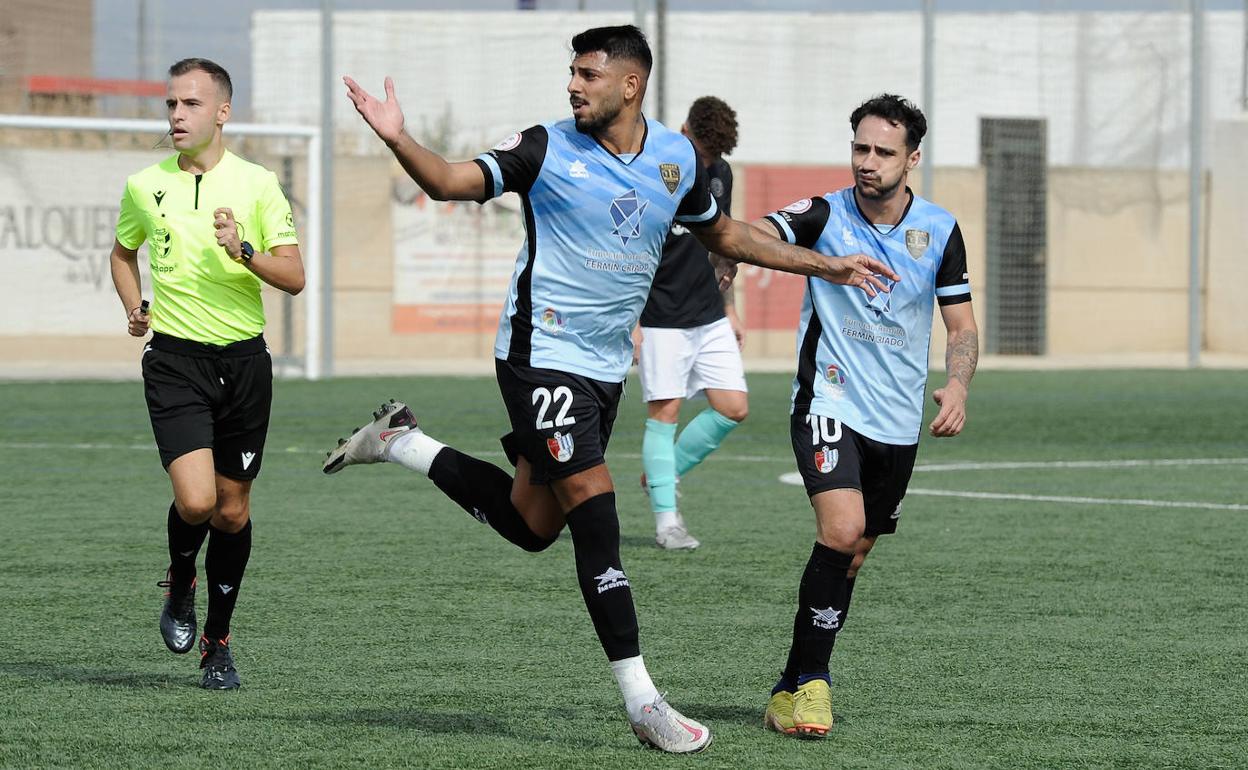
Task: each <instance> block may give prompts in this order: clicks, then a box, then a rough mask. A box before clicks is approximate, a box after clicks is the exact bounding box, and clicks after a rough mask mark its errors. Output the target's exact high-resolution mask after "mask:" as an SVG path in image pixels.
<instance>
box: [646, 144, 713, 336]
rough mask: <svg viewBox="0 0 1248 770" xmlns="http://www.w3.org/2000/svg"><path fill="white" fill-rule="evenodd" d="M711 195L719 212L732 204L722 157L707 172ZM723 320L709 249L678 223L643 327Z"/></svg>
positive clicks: (689, 326) (691, 325) (690, 325)
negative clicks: (708, 256)
mask: <svg viewBox="0 0 1248 770" xmlns="http://www.w3.org/2000/svg"><path fill="white" fill-rule="evenodd" d="M706 177H707V183H708V185H709V186H710V189H711V195H713V196H714V197H715V202H716V203H718V204H719V208H720V211H722V212H724V213H725V214H728V213H729V211H730V206H731V204H732V168H731V167H729V165H728V163H727V162H726V161H724V160H723V159H722V158H721V159H719V160H716V161H715V162H714V163H712V164H711V165H710V167H709V168H707V169H706ZM723 317H724V299H723V297H722V296H721V295H720V293H719V286H718V283H717V282H716V280H715V269H714V268H713V267H711V263H710V260H709V259H707V251H706V247H705V246H703V245H702V243H701V242H700V241H699V240H698V239H697V238H696V237H694V235H693V233H691V232H689V229H688V228H686V227H684V226H683V225H681V224H679V223H673V224H672V230H671V232H670V233H668V235H667V242H666V243H664V244H663V259H662V260H661V261H660V262H659V269H658V271H657V272H655V274H654V283H653V284H652V285H651V286H650V296H649V298H648V299H647V300H646V307H645V309H644V310H642V311H641V325H642V326H655V327H659V328H662V329H692V328H694V327H696V326H705V325H706V324H709V323H714V322H715V321H718V320H719V319H721V318H723Z"/></svg>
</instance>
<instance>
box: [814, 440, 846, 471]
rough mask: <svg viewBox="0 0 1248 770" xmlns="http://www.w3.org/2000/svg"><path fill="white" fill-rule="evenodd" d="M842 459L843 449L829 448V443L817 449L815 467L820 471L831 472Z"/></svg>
mask: <svg viewBox="0 0 1248 770" xmlns="http://www.w3.org/2000/svg"><path fill="white" fill-rule="evenodd" d="M840 459H841V450H839V449H828V445H827V444H824V445H823V446H821V447H820V448H818V449H816V450H815V467H816V468H818V469H819V472H820V473H831V472H832V470H833V469H834V468H835V467H836V464H837V462H838V461H840Z"/></svg>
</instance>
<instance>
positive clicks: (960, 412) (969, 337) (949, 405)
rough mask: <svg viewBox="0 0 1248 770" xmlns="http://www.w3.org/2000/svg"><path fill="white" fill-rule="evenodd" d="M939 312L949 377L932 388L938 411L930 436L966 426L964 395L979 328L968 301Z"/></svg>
mask: <svg viewBox="0 0 1248 770" xmlns="http://www.w3.org/2000/svg"><path fill="white" fill-rule="evenodd" d="M940 316H941V318H942V319H943V320H944V322H945V330H946V331H948V333H949V343H948V346H947V347H946V349H945V371H946V373H947V374H948V377H949V381H948V382H946V383H945V386H944V387H943V388H937V389H936V390H934V391H932V400H934V401H935V402H936V403H937V404H939V405H940V411H939V412H937V414H936V419H934V420H932V425H931V431H932V435H933V436H936V437H938V438H943V437H948V436H956V435H958V434H959V433H961V432H962V428H964V427H965V426H966V396H967V393H968V392H969V391H970V387H971V378H972V377H974V376H975V367H976V366H977V365H978V364H979V328H978V327H977V326H976V325H975V313H974V312H973V311H972V310H971V303H970V302H962V303H959V304H957V305H945V306H943V307H941V308H940Z"/></svg>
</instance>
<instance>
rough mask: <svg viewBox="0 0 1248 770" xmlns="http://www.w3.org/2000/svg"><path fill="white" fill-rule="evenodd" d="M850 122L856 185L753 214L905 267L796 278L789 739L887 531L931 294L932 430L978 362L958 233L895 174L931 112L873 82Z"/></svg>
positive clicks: (906, 168)
mask: <svg viewBox="0 0 1248 770" xmlns="http://www.w3.org/2000/svg"><path fill="white" fill-rule="evenodd" d="M849 122H850V126H851V127H852V128H853V131H854V138H853V141H852V142H851V150H852V162H851V166H852V171H853V175H854V185H853V187H849V188H846V189H843V190H838V191H837V192H833V193H828V194H826V195H823V196H822V197H819V198H806V199H803V200H800V201H797V202H796V203H793V204H790V205H789V206H786V207H785V208H784V209H781V210H780V211H777V212H775V213H774V214H770V215H768V216H767V217H766V218H765V219H764V220H761V221H760V223H759V225H758V226H760V227H766V228H770V229H771V231H772V232H774V233H775V234H777V235H778V236H779V237H780V238H781V239H783V240H784V241H786V242H788V243H793V244H797V245H800V246H806V247H808V248H812V249H815V250H816V251H818V252H820V253H823V254H841V253H847V252H856V251H866V252H867V253H869V254H871V255H872V256H874V257H875V258H876V259H878V260H879V261H880V262H882V263H884V264H887V265H889V266H890V267H891V269H892V271H895V272H896V274H898V275H900V276H901V277H902V279H901V281H900V282H899V283H897V284H895V285H894V286H893V287H892V291H891V292H889V293H880V294H877V295H876V296H874V297H870V298H868V297H865V296H864V295H863V294H862V293H861V292H848V291H845V290H844V289H843V288H842V287H840V286H833V285H831V284H829V283H826V282H823V281H816V280H811V281H808V282H807V284H806V297H805V300H804V301H803V303H802V315H801V324H800V326H799V328H798V333H797V340H798V360H797V376H796V377H795V378H794V380H793V406H792V416H791V421H790V433H791V436H792V440H793V452H794V454H795V455H796V457H797V466H798V469H799V470H800V471H801V475H802V479H803V481H804V482H805V485H806V493H807V494H808V495H809V496H810V504H811V506H812V507H813V508H814V510H815V546H814V550H813V552H812V553H811V555H810V558H809V560H808V561H807V563H806V571H805V572H804V573H803V574H802V579H801V584H800V586H799V588H798V593H797V605H798V608H797V614H796V616H795V617H794V619H793V643H792V646H791V647H790V649H789V658H788V662H787V664H786V665H785V667H784V672H783V673H782V674H781V676H780V681H779V682H777V683H776V686H775V689H774V690H773V691H772V696H771V700H770V701H769V703H768V705H767V709H766V715H765V721H766V723H767V725H768V726H770V727H771V728H772V729H775V730H778V731H781V732H784V733H788V734H795V735H798V736H800V737H823V736H825V735H827V732H828V730H829V729H830V728H831V727H832V700H831V691H830V685H831V675H830V673H829V668H828V663H829V659H830V657H831V654H832V645H833V643H834V642H835V641H836V635H837V632H838V631H839V630H840V629H841V628H843V627H844V625H845V617H846V614H847V613H848V611H849V600H850V597H851V596H852V595H853V591H854V580H855V577H856V576H857V574H858V570H859V568H861V567H862V563H863V560H864V559H866V557H867V554H868V553H869V552H870V551H871V548H872V546H874V545H875V540H876V538H877V537H879V536H880V535H886V534H891V533H893V532H895V531H896V530H897V519H898V517H899V516H900V515H901V500H902V498H903V497H904V496H905V494H906V486H907V484H908V483H909V481H910V473H911V471H912V470H913V468H914V458H915V451H916V450H917V448H918V441H919V428H920V423H921V421H922V418H923V391H924V387H925V385H926V382H927V355H928V345H929V342H930V340H931V333H932V309H933V308H932V305H933V303H936V304H939V306H940V314H941V318H942V319H943V321H944V324H945V329H946V330H947V332H948V335H949V337H948V338H949V342H948V348H947V352H946V354H945V368H946V370H947V374H948V381H947V382H946V383H945V385H944V387H941V388H938V389H937V390H936V391H934V392H933V393H932V397H933V398H934V399H935V400H936V403H937V404H939V405H940V412H939V413H938V414H937V415H936V418H935V419H934V420H933V421H932V424H931V426H930V428H931V433H932V435H933V436H938V437H939V436H956V435H958V434H959V433H960V432H961V431H962V428H963V426H964V425H965V423H966V396H967V389H968V387H969V386H970V382H971V377H972V376H973V375H974V374H975V366H976V363H977V361H978V359H979V342H978V330H977V328H976V325H975V316H974V314H973V313H972V312H971V284H970V281H969V277H968V275H967V272H966V248H965V246H964V245H963V242H962V231H961V230H960V229H959V228H958V223H957V221H956V220H955V219H954V218H953V215H952V214H950V213H949V212H947V211H945V210H944V209H942V208H939V207H938V206H936V205H935V204H933V203H930V202H929V201H926V200H924V199H922V198H920V197H918V196H916V195H914V193H912V192H911V191H910V188H909V187H907V186H906V178H907V175H908V174H909V173H910V171H911V170H912V169H914V167H915V166H916V165H917V164H918V162H919V142H921V141H922V139H923V135H924V134H925V133H926V132H927V120H926V119H925V118H924V117H923V113H922V112H920V111H919V110H918V109H917V108H916V107H914V105H912V104H911V103H910V102H908V101H906V100H905V99H902V98H901V97H898V96H893V95H891V94H884V95H881V96H878V97H876V98H874V99H871V100H869V101H867V102H866V103H864V104H862V105H861V106H860V107H858V109H856V110H854V112H853V114H852V115H851V116H850V120H849ZM763 223H766V224H763Z"/></svg>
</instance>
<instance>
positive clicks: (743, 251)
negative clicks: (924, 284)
mask: <svg viewBox="0 0 1248 770" xmlns="http://www.w3.org/2000/svg"><path fill="white" fill-rule="evenodd" d="M762 227H770V225H767V224H763V225H759V226H756V225H747V224H746V223H745V222H740V221H737V220H735V219H733V218H731V217H728V216H721V217H719V218H718V219H717V220H715V222H714V223H713V224H711V225H709V226H707V227H694V228H691V229H692V231H693V234H694V235H696V236H697V237H698V240H700V241H701V242H702V245H704V246H706V248H707V250H708V251H712V252H714V253H716V254H719V255H721V256H724V257H727V258H729V259H733V260H736V261H737V262H747V263H749V264H751V265H758V266H759V267H768V268H771V269H772V270H782V271H784V272H786V273H797V274H798V275H810V276H815V277H817V278H822V279H824V280H825V281H831V282H832V283H839V284H844V285H846V286H857V287H859V288H860V289H862V290H863V291H865V292H866V293H867V294H868V295H869V296H872V297H874V296H875V295H876V293H877V292H881V291H888V285H887V284H885V283H884V282H883V281H882V280H880V276H883V277H885V278H889V279H891V280H893V281H898V280H901V276H899V275H897V274H896V273H894V272H893V271H892V270H891V269H889V267H888V265H886V264H884V263H883V262H880V261H879V260H876V259H872V258H871V257H868V256H867V255H866V254H851V255H850V256H848V257H829V256H825V255H823V254H818V253H816V252H813V251H811V250H810V249H803V248H802V247H800V246H794V245H792V244H789V243H785V242H784V241H782V240H780V239H779V238H777V237H775V236H774V235H768V234H767V232H766V231H765V230H762Z"/></svg>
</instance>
